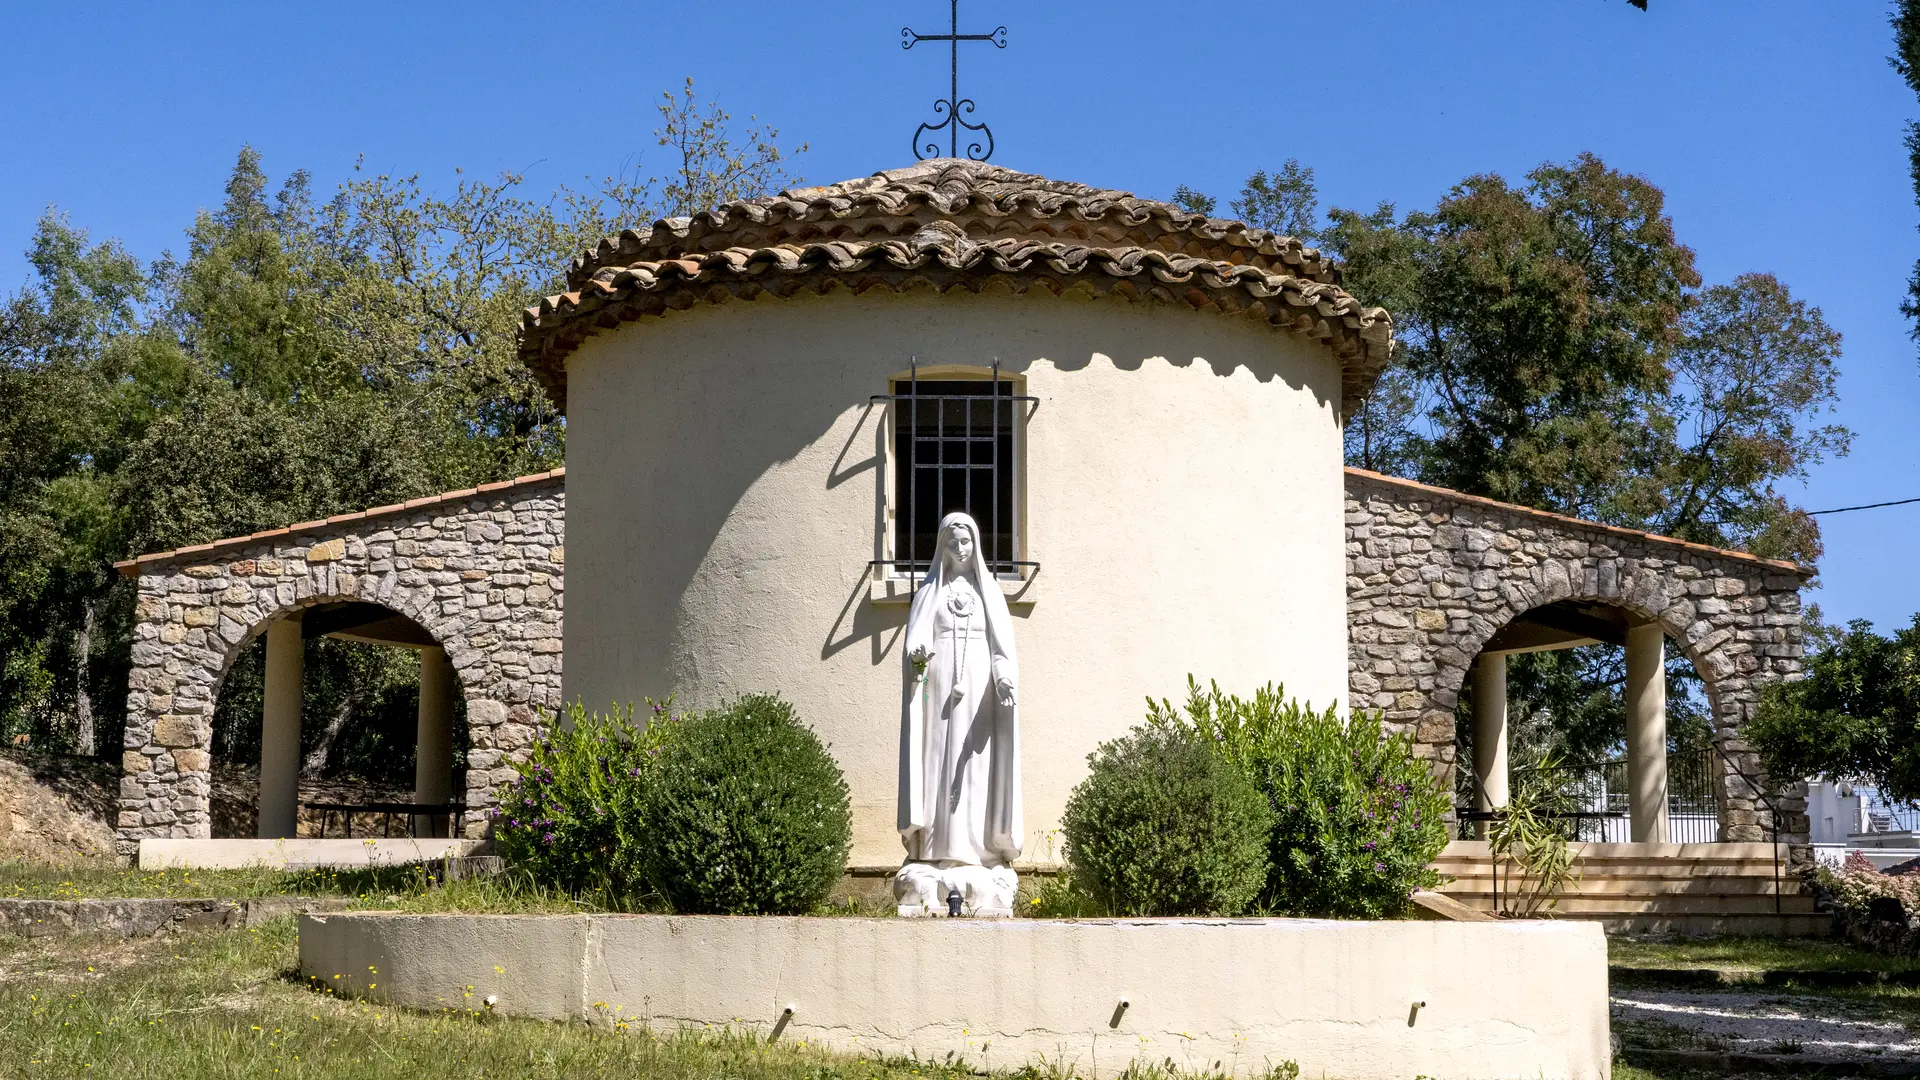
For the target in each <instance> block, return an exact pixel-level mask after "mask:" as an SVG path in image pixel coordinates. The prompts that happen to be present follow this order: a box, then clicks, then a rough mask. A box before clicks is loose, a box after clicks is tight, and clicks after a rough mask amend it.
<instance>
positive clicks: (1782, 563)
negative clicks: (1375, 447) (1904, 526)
mask: <svg viewBox="0 0 1920 1080" xmlns="http://www.w3.org/2000/svg"><path fill="white" fill-rule="evenodd" d="M1346 472H1347V475H1348V476H1358V477H1360V478H1362V479H1364V480H1372V481H1374V482H1376V483H1381V484H1389V485H1392V486H1394V487H1400V488H1406V489H1408V490H1410V491H1422V492H1426V493H1427V494H1430V495H1438V496H1440V497H1442V498H1447V499H1452V500H1453V501H1455V502H1463V503H1469V504H1472V505H1475V506H1487V507H1492V508H1494V509H1497V510H1506V511H1510V512H1512V513H1516V514H1525V515H1526V516H1528V517H1532V518H1538V519H1540V520H1542V521H1551V522H1553V523H1554V524H1556V525H1572V526H1577V527H1579V528H1582V529H1587V530H1589V531H1593V532H1602V533H1607V534H1609V535H1612V536H1623V537H1627V538H1629V539H1633V540H1644V541H1647V542H1650V543H1655V544H1666V545H1670V546H1673V547H1678V548H1683V549H1685V550H1687V551H1694V552H1698V553H1700V554H1702V555H1712V556H1714V557H1715V558H1721V559H1735V560H1738V561H1741V562H1750V563H1755V564H1758V565H1760V566H1765V567H1768V568H1770V569H1774V570H1784V571H1786V572H1787V573H1790V574H1798V575H1800V576H1801V577H1812V576H1813V575H1814V574H1815V573H1816V572H1817V571H1816V570H1815V568H1813V567H1811V566H1801V565H1800V564H1799V563H1796V562H1789V561H1788V560H1785V559H1763V558H1761V557H1760V556H1758V555H1755V554H1753V553H1752V552H1749V551H1734V550H1733V549H1731V548H1722V547H1713V546H1712V545H1710V544H1696V543H1694V542H1693V541H1691V540H1680V539H1677V538H1675V537H1671V536H1661V535H1660V534H1659V533H1650V532H1644V531H1642V530H1640V529H1628V528H1624V527H1622V526H1619V525H1602V524H1601V523H1599V522H1597V521H1588V520H1587V519H1585V518H1577V517H1569V516H1567V515H1566V514H1556V513H1553V512H1552V511H1550V510H1536V509H1534V508H1533V507H1531V506H1521V505H1520V504H1519V503H1510V502H1501V501H1500V500H1498V499H1489V498H1487V497H1485V496H1483V495H1468V494H1467V493H1466V492H1463V491H1455V490H1453V489H1452V488H1443V487H1436V486H1434V485H1432V484H1422V483H1420V482H1419V481H1418V480H1407V479H1404V478H1402V477H1398V476H1388V475H1387V474H1386V473H1377V472H1372V471H1370V470H1368V469H1355V468H1352V467H1348V469H1347V470H1346Z"/></svg>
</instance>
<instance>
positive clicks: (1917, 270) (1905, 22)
mask: <svg viewBox="0 0 1920 1080" xmlns="http://www.w3.org/2000/svg"><path fill="white" fill-rule="evenodd" d="M1887 21H1888V22H1889V23H1890V24H1891V25H1892V26H1893V55H1892V56H1890V57H1888V58H1887V62H1888V63H1890V64H1892V65H1893V70H1895V71H1897V72H1899V73H1900V77H1901V78H1902V79H1905V80H1906V81H1907V88H1908V89H1910V90H1912V91H1913V92H1914V94H1916V95H1920V0H1895V2H1894V5H1893V13H1892V14H1891V15H1889V16H1888V19H1887ZM1906 141H1907V173H1908V176H1909V177H1910V178H1911V180H1912V183H1913V197H1914V202H1915V203H1916V204H1920V123H1916V122H1914V121H1912V120H1909V121H1907V140H1906ZM1900 313H1901V314H1903V315H1905V316H1906V317H1907V318H1909V319H1913V320H1915V323H1914V327H1913V329H1912V330H1910V331H1909V334H1911V335H1912V336H1913V338H1914V339H1915V340H1916V341H1920V262H1916V263H1915V264H1914V268H1913V273H1912V274H1911V275H1910V276H1909V277H1908V278H1907V296H1906V299H1905V300H1902V301H1901V302H1900Z"/></svg>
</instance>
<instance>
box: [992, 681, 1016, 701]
mask: <svg viewBox="0 0 1920 1080" xmlns="http://www.w3.org/2000/svg"><path fill="white" fill-rule="evenodd" d="M993 686H994V689H995V690H997V691H999V693H1000V704H1002V705H1012V704H1013V683H1012V681H1011V680H1008V679H1006V678H998V679H995V680H993Z"/></svg>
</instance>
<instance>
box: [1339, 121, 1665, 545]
mask: <svg viewBox="0 0 1920 1080" xmlns="http://www.w3.org/2000/svg"><path fill="white" fill-rule="evenodd" d="M1527 180H1528V183H1527V184H1526V185H1525V186H1524V187H1515V186H1513V185H1511V184H1509V183H1508V182H1507V181H1506V180H1505V179H1504V178H1502V177H1499V176H1493V175H1483V176H1475V177H1469V178H1468V179H1466V180H1465V181H1462V182H1461V183H1460V184H1459V185H1457V186H1456V187H1455V188H1454V189H1453V191H1452V192H1450V193H1449V194H1448V196H1447V197H1446V198H1444V199H1442V200H1441V202H1440V204H1439V205H1438V206H1437V207H1435V209H1434V210H1433V211H1431V212H1415V213H1411V214H1408V215H1407V216H1406V217H1405V218H1404V219H1402V220H1401V221H1399V222H1391V220H1390V218H1388V217H1386V216H1383V215H1382V214H1381V213H1380V212H1376V213H1375V214H1373V215H1369V216H1362V215H1359V214H1355V213H1353V212H1350V211H1340V210H1336V211H1335V212H1334V214H1333V225H1332V228H1331V229H1330V230H1329V231H1328V235H1327V239H1328V246H1329V247H1330V248H1331V249H1332V250H1333V252H1334V254H1336V255H1337V256H1339V257H1340V258H1342V259H1343V261H1344V262H1345V264H1346V266H1347V282H1348V283H1349V287H1350V288H1352V289H1353V290H1354V291H1355V292H1356V293H1358V294H1359V295H1360V296H1361V297H1362V299H1365V300H1367V301H1368V302H1378V303H1382V304H1384V305H1385V306H1386V307H1387V308H1388V310H1390V311H1392V312H1394V315H1395V331H1396V337H1397V339H1398V341H1399V346H1398V350H1397V354H1396V357H1395V363H1396V364H1397V365H1398V366H1400V367H1401V368H1402V369H1403V370H1405V371H1406V373H1407V375H1408V377H1409V378H1410V379H1411V380H1412V381H1413V382H1414V383H1415V384H1417V385H1418V386H1419V387H1420V388H1421V389H1422V390H1423V391H1425V394H1426V404H1427V406H1428V407H1427V410H1426V415H1425V416H1424V417H1422V418H1421V419H1422V420H1423V421H1424V425H1423V429H1422V430H1420V431H1418V432H1417V433H1416V434H1414V435H1413V436H1412V437H1411V440H1410V446H1409V447H1408V449H1409V451H1410V452H1411V454H1412V455H1413V457H1414V458H1415V459H1416V461H1417V468H1418V471H1419V474H1420V478H1421V479H1424V480H1427V481H1429V482H1432V483H1437V484H1440V485H1442V486H1445V487H1451V488H1455V489H1457V490H1461V491H1466V492H1469V493H1471V494H1476V495H1486V496H1490V497H1492V498H1497V499H1503V500H1506V501H1510V502H1518V503H1523V504H1525V505H1529V506H1538V507H1541V508H1543V509H1550V510H1555V511H1559V512H1561V513H1569V514H1574V515H1577V516H1580V517H1587V518H1596V519H1599V520H1612V519H1614V518H1615V517H1617V516H1618V511H1617V509H1616V508H1615V507H1614V505H1613V503H1614V501H1615V493H1616V492H1617V491H1618V489H1619V485H1620V482H1621V480H1622V479H1623V478H1624V477H1626V476H1628V475H1631V472H1632V470H1633V469H1634V468H1635V467H1636V466H1640V467H1644V466H1645V464H1646V463H1647V462H1649V460H1650V455H1651V453H1652V451H1653V449H1654V440H1653V439H1651V438H1649V437H1648V436H1649V434H1650V432H1649V427H1650V426H1651V425H1649V424H1647V423H1644V422H1640V423H1636V421H1644V420H1645V419H1647V418H1649V417H1650V416H1651V414H1652V412H1653V411H1654V408H1655V407H1656V405H1657V401H1658V399H1659V397H1660V396H1661V395H1662V394H1664V393H1665V391H1666V390H1667V384H1668V382H1669V378H1670V376H1669V369H1668V366H1667V365H1668V360H1669V358H1670V357H1671V355H1672V351H1673V348H1674V346H1675V345H1676V344H1677V342H1678V340H1679V336H1680V319H1681V315H1682V312H1683V310H1684V308H1685V305H1686V304H1687V302H1688V290H1689V289H1691V288H1693V287H1695V286H1697V285H1698V284H1699V277H1698V275H1697V274H1696V273H1695V272H1694V269H1693V252H1692V251H1690V250H1689V249H1687V248H1686V247H1684V246H1682V245H1681V244H1679V243H1678V241H1677V240H1676V239H1675V238H1674V235H1673V227H1672V223H1671V222H1670V221H1669V220H1668V219H1667V218H1666V216H1665V214H1664V205H1663V204H1664V196H1663V195H1662V194H1661V192H1660V190H1659V189H1658V188H1656V187H1654V186H1653V185H1652V184H1650V183H1648V182H1646V181H1645V180H1642V179H1640V178H1639V177H1634V176H1629V175H1626V174H1623V173H1618V172H1615V171H1613V170H1611V169H1608V168H1607V167H1606V166H1605V165H1604V164H1602V163H1601V162H1600V161H1599V160H1598V159H1597V158H1594V157H1592V156H1591V155H1582V156H1581V157H1579V158H1577V159H1575V160H1574V161H1573V162H1571V163H1569V164H1567V165H1556V164H1551V163H1549V164H1546V165H1542V166H1540V167H1539V168H1537V169H1535V170H1533V171H1532V172H1531V173H1529V174H1528V175H1527ZM1382 229H1390V230H1392V231H1393V232H1395V233H1397V234H1399V235H1396V236H1388V237H1382V236H1377V235H1374V234H1375V233H1377V232H1379V231H1380V230H1382Z"/></svg>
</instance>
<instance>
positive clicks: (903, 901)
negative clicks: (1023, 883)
mask: <svg viewBox="0 0 1920 1080" xmlns="http://www.w3.org/2000/svg"><path fill="white" fill-rule="evenodd" d="M1019 891H1020V877H1019V875H1017V874H1015V873H1014V872H1013V867H1011V866H991V867H989V866H974V865H972V864H970V863H944V864H942V863H924V862H910V863H907V864H906V865H905V866H902V867H901V868H900V872H899V873H898V874H895V875H894V877H893V898H894V900H895V902H897V903H898V904H899V905H900V908H899V913H900V916H901V918H944V917H945V916H946V915H947V896H948V894H950V893H954V892H958V893H959V894H960V914H962V915H964V916H968V917H971V918H976V919H1011V918H1013V899H1014V896H1015V894H1017V893H1018V892H1019Z"/></svg>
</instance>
